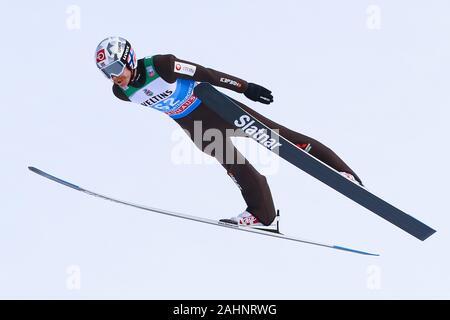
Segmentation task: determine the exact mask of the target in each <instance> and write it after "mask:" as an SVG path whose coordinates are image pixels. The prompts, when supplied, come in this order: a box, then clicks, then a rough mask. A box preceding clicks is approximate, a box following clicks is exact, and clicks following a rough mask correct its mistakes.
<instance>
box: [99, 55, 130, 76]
mask: <svg viewBox="0 0 450 320" xmlns="http://www.w3.org/2000/svg"><path fill="white" fill-rule="evenodd" d="M100 70H101V71H102V72H103V73H104V74H105V76H106V77H107V78H108V79H111V78H112V76H115V77H119V76H120V75H121V74H122V73H123V71H124V70H125V63H123V62H122V61H120V60H117V61H114V62H113V63H111V64H109V65H107V66H106V67H104V68H101V69H100Z"/></svg>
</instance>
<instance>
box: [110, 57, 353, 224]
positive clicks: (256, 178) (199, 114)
mask: <svg viewBox="0 0 450 320" xmlns="http://www.w3.org/2000/svg"><path fill="white" fill-rule="evenodd" d="M198 82H209V83H210V84H212V85H214V86H218V87H222V88H226V89H230V90H233V91H235V92H238V93H244V92H245V90H246V89H247V86H248V83H247V82H246V81H244V80H242V79H239V78H237V77H234V76H232V75H228V74H225V73H223V72H220V71H216V70H213V69H210V68H205V67H203V66H201V65H198V64H196V63H192V62H189V61H185V60H181V59H178V58H176V57H175V56H174V55H171V54H167V55H155V56H152V57H146V58H144V59H140V60H138V66H137V71H136V74H135V76H134V78H133V79H132V81H131V82H130V84H129V85H128V87H127V88H121V87H120V86H118V85H116V84H114V85H113V93H114V95H115V96H116V97H118V98H119V99H121V100H124V101H131V102H134V103H138V104H141V105H143V106H145V107H149V108H153V109H156V110H158V111H161V112H163V113H165V114H167V115H168V116H169V117H171V118H172V119H174V121H176V122H177V123H178V124H179V125H180V126H181V127H182V128H183V129H184V130H185V131H186V133H187V134H188V135H189V137H190V138H191V140H192V141H193V142H194V143H195V145H196V146H197V147H198V148H199V149H200V150H202V151H203V152H205V153H206V154H208V155H210V156H213V157H215V158H216V159H217V161H218V162H219V163H220V164H221V165H222V166H223V167H224V168H225V170H226V172H227V174H228V175H229V176H230V177H231V178H232V179H233V181H234V182H235V183H236V184H237V185H238V187H239V189H240V191H241V193H242V196H243V197H244V200H245V202H246V204H247V209H246V210H247V211H248V212H250V213H251V214H252V215H254V216H255V217H256V218H258V219H259V221H261V222H262V223H263V224H265V225H269V224H270V223H271V222H272V221H273V220H274V219H275V216H276V210H275V205H274V202H273V199H272V194H271V192H270V188H269V185H268V184H267V180H266V177H265V176H263V175H261V174H260V173H259V172H258V171H257V170H256V169H255V168H254V167H253V166H252V164H251V163H250V162H249V161H248V160H247V159H246V158H245V157H244V156H243V155H242V154H241V153H240V152H239V151H238V150H237V149H236V148H235V146H234V145H233V143H232V141H231V139H230V137H229V135H228V134H227V133H226V132H225V131H226V130H227V129H233V130H234V129H235V128H234V127H232V125H230V124H228V123H227V122H226V121H225V120H223V119H222V118H221V117H219V116H218V115H217V114H216V113H215V112H213V111H212V110H211V109H209V108H208V107H207V106H206V105H204V104H203V103H202V101H201V100H200V99H198V98H197V97H196V96H195V95H194V94H193V93H194V88H195V86H196V85H197V83H198ZM230 99H231V98H230ZM232 100H233V101H234V102H235V103H237V104H238V105H239V106H240V107H241V108H243V109H244V110H246V111H247V112H248V113H250V114H251V115H252V116H254V117H255V118H257V119H258V120H259V121H261V122H262V123H264V124H265V125H267V126H268V127H269V128H271V129H273V130H279V133H280V135H281V136H283V137H285V138H286V139H288V140H289V141H291V142H292V143H293V144H295V145H297V146H298V147H299V148H302V149H303V150H305V151H307V152H309V153H310V154H311V155H312V156H314V157H316V158H317V159H319V160H321V161H323V162H324V163H326V164H328V165H329V166H330V167H332V168H334V169H336V170H337V171H341V172H348V173H350V174H352V175H353V176H354V177H355V178H356V179H357V180H358V181H359V182H361V180H360V179H359V178H358V176H357V175H356V173H355V172H353V170H352V169H350V168H349V166H348V165H346V164H345V163H344V161H342V160H341V159H340V158H339V157H338V156H337V155H336V154H335V153H334V152H333V151H332V150H331V149H329V148H328V147H326V146H325V145H323V144H322V143H320V142H319V141H317V140H314V139H312V138H310V137H308V136H305V135H303V134H301V133H298V132H295V131H293V130H290V129H288V128H286V127H284V126H281V125H280V124H278V123H276V122H274V121H272V120H270V119H267V118H266V117H264V116H262V115H261V114H259V113H257V112H256V111H254V110H253V109H251V108H249V107H248V106H246V105H244V104H242V103H241V102H239V101H236V100H234V99H232ZM196 123H197V125H196V127H197V130H198V128H201V131H202V137H203V134H204V133H205V132H206V131H207V130H208V129H215V130H219V131H220V132H222V137H224V139H221V140H222V142H223V145H222V149H221V150H220V148H214V149H211V148H207V146H208V145H209V144H211V141H203V140H204V139H200V140H201V141H196V140H199V139H195V140H194V126H195V124H196ZM199 123H200V124H201V125H200V126H199ZM228 132H229V131H228ZM216 143H217V142H216ZM218 149H219V150H218ZM230 160H231V161H230Z"/></svg>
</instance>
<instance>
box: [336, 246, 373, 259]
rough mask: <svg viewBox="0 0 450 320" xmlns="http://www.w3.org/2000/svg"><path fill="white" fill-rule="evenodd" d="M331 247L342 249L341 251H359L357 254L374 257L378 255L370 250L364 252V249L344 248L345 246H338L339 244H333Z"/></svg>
mask: <svg viewBox="0 0 450 320" xmlns="http://www.w3.org/2000/svg"><path fill="white" fill-rule="evenodd" d="M333 248H335V249H338V250H343V251H349V252H353V253H359V254H363V255H366V256H374V257H379V256H380V255H379V254H378V253H370V252H365V251H360V250H355V249H350V248H345V247H340V246H334V247H333Z"/></svg>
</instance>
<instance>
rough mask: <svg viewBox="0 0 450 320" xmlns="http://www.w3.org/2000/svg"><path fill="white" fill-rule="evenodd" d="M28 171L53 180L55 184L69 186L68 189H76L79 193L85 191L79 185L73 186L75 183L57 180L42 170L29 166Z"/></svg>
mask: <svg viewBox="0 0 450 320" xmlns="http://www.w3.org/2000/svg"><path fill="white" fill-rule="evenodd" d="M28 169H29V170H30V171H32V172H34V173H36V174H38V175H40V176H42V177H44V178H47V179H50V180H53V181H55V182H58V183H60V184H63V185H65V186H67V187H69V188H72V189H75V190H78V191H84V189H82V188H80V187H79V186H77V185H75V184H73V183H70V182H67V181H65V180H63V179H60V178H57V177H55V176H52V175H51V174H48V173H47V172H44V171H42V170H39V169H38V168H35V167H32V166H29V167H28Z"/></svg>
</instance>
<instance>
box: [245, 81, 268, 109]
mask: <svg viewBox="0 0 450 320" xmlns="http://www.w3.org/2000/svg"><path fill="white" fill-rule="evenodd" d="M244 94H245V96H246V97H247V98H249V99H250V100H253V101H258V102H261V103H264V104H269V103H271V102H273V96H272V91H269V90H268V89H266V88H264V87H261V86H260V85H257V84H256V83H249V84H248V87H247V90H245V92H244Z"/></svg>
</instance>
